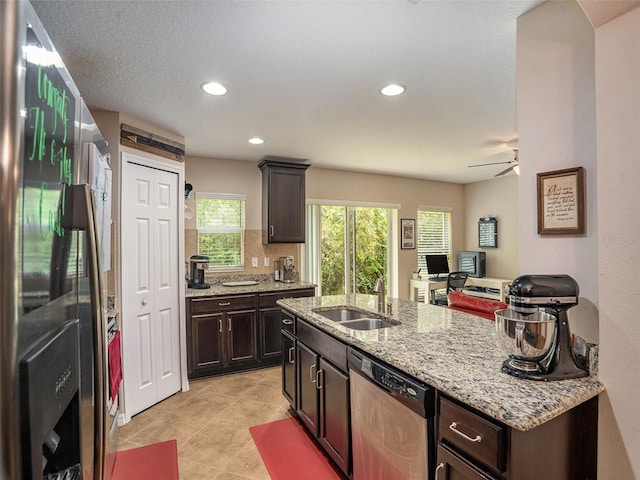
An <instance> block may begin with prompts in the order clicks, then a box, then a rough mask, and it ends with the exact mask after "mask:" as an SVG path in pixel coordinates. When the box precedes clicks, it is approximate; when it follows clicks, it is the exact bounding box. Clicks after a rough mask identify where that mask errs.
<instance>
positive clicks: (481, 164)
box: [467, 160, 512, 168]
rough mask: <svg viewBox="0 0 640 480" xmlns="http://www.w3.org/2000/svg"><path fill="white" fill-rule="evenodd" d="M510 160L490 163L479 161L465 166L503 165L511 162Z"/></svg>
mask: <svg viewBox="0 0 640 480" xmlns="http://www.w3.org/2000/svg"><path fill="white" fill-rule="evenodd" d="M511 162H512V161H511V160H510V161H508V162H492V163H479V164H477V165H467V167H469V168H471V167H486V166H487V165H503V164H505V163H511Z"/></svg>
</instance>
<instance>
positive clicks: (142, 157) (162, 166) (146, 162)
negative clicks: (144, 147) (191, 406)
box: [116, 150, 189, 425]
mask: <svg viewBox="0 0 640 480" xmlns="http://www.w3.org/2000/svg"><path fill="white" fill-rule="evenodd" d="M119 161H120V165H119V167H120V168H119V170H120V182H119V183H120V185H119V187H120V192H122V191H123V184H124V181H123V177H124V175H125V174H126V171H127V167H126V163H135V164H138V165H142V166H145V167H149V168H155V169H158V170H163V171H166V172H169V173H175V174H177V175H178V192H179V197H180V200H179V202H178V252H177V255H176V262H178V265H177V266H178V270H177V271H178V275H179V276H180V279H179V281H178V285H179V315H180V318H179V322H180V323H179V341H180V377H181V390H182V391H183V392H186V391H188V390H189V380H188V377H187V349H186V346H187V330H186V321H185V295H186V285H185V280H184V275H183V273H184V271H185V270H184V265H185V263H184V163H180V162H174V161H171V160H168V159H164V158H162V157H158V156H155V155H151V154H146V153H145V152H139V151H131V150H123V151H122V152H121V155H120V158H119ZM119 203H120V204H119V208H118V210H119V211H118V218H119V219H122V218H123V215H122V210H123V208H126V206H125V205H122V202H119ZM118 231H119V232H120V234H119V238H118V239H117V242H118V246H119V251H120V252H122V251H123V249H124V248H126V245H123V235H122V229H121V228H119V229H118ZM118 263H119V268H118V272H119V275H120V278H119V279H118V281H117V282H116V284H117V286H116V291H117V295H118V298H120V299H122V298H123V297H122V275H123V272H124V269H123V268H122V267H123V265H122V255H119V258H118ZM126 394H127V393H126V391H123V392H122V395H123V399H122V401H121V403H120V407H121V414H120V417H119V418H118V424H119V425H123V424H125V423H128V422H129V421H130V420H131V413H130V412H127V410H126V401H124V400H125V398H126Z"/></svg>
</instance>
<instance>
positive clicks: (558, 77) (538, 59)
mask: <svg viewBox="0 0 640 480" xmlns="http://www.w3.org/2000/svg"><path fill="white" fill-rule="evenodd" d="M605 3H606V2H602V5H604V4H605ZM611 3H616V2H611ZM635 3H636V4H637V2H635ZM585 22H586V20H585V19H584V16H583V15H581V13H580V12H578V11H577V9H576V5H575V4H573V3H572V2H546V3H544V4H543V5H541V6H540V7H538V8H536V9H534V10H532V11H531V12H528V13H527V14H525V15H523V16H522V17H521V18H520V19H519V21H518V124H519V132H520V142H519V146H520V158H521V170H520V171H521V181H520V215H521V223H522V226H521V229H520V260H521V270H522V271H525V270H527V269H529V268H534V267H536V265H539V268H548V269H551V268H554V270H555V267H558V271H562V270H560V269H564V271H567V272H568V273H571V274H573V275H574V276H575V277H576V279H577V280H578V282H579V283H580V286H581V288H582V292H581V293H582V295H581V299H580V300H581V302H582V301H583V299H584V297H586V299H587V301H589V302H591V303H592V305H593V311H594V312H595V314H596V316H597V317H599V325H597V324H596V325H595V327H596V328H597V330H598V332H597V334H598V337H599V340H600V366H599V371H600V374H599V377H600V380H602V382H603V383H604V384H605V387H606V389H607V390H606V392H605V393H604V394H602V395H601V396H600V399H599V423H598V430H599V442H598V477H599V478H602V479H606V480H608V479H616V480H617V479H621V480H622V479H624V480H632V479H635V478H639V476H640V402H638V399H639V398H640V382H639V380H638V379H639V378H640V375H639V373H640V372H639V365H640V329H639V328H638V325H639V324H640V319H638V307H637V301H636V295H635V292H636V290H637V287H636V285H637V280H638V279H639V277H640V273H639V272H640V268H639V267H640V265H639V263H640V262H639V260H640V251H639V246H640V209H639V208H638V207H639V206H640V205H639V203H638V200H637V198H638V196H637V192H638V189H639V188H640V175H638V173H637V172H636V171H635V168H636V167H637V157H638V155H637V150H638V131H640V84H639V82H638V78H640V58H639V57H638V51H640V35H639V34H638V32H640V9H636V10H633V11H631V12H629V13H626V14H624V15H623V16H620V17H618V18H617V19H614V20H612V21H611V22H609V23H606V24H604V25H603V26H600V27H598V29H597V30H596V31H595V32H593V28H591V27H590V26H587V25H586V24H585ZM596 24H598V23H597V22H596ZM590 28H591V30H592V31H591V33H590V32H589V29H590ZM596 79H597V81H596ZM596 98H597V104H595V103H594V102H595V99H596ZM594 119H595V128H594ZM596 139H597V148H596ZM594 156H595V163H594ZM553 159H555V161H554V160H553ZM556 163H557V165H556ZM576 165H582V166H584V167H585V168H587V180H588V183H587V200H588V203H587V235H586V236H585V237H583V238H575V237H570V238H557V239H547V238H540V237H538V236H537V235H536V233H535V230H534V229H535V218H536V217H535V200H534V198H535V173H536V171H546V170H551V169H555V168H562V167H569V166H576ZM527 219H530V220H529V221H527ZM590 313H591V312H590V311H589V312H586V315H579V316H578V315H576V316H575V317H576V318H574V319H573V320H572V326H575V328H574V330H577V329H578V328H581V327H579V325H578V324H579V323H580V324H582V323H585V322H590V321H592V319H591V318H590ZM588 327H589V328H593V327H594V325H588Z"/></svg>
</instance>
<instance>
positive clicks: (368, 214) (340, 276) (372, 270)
mask: <svg viewBox="0 0 640 480" xmlns="http://www.w3.org/2000/svg"><path fill="white" fill-rule="evenodd" d="M321 208H322V210H321V211H322V220H321V223H322V246H321V265H322V269H321V281H322V294H323V295H339V294H344V293H345V265H346V264H350V265H351V267H352V268H351V271H350V272H349V281H350V284H351V285H353V282H354V279H355V293H373V286H374V284H375V281H376V279H377V278H378V277H384V276H385V274H386V271H387V258H388V253H387V250H388V247H387V238H388V234H387V232H388V210H387V209H385V208H365V207H338V206H323V207H321ZM347 220H349V221H348V222H347ZM347 224H349V225H350V227H351V228H350V231H349V235H348V238H349V242H348V249H347V251H346V252H345V237H346V235H345V228H347V227H346V225H347ZM345 253H346V254H348V256H349V258H348V259H347V258H345Z"/></svg>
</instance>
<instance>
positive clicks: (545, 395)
mask: <svg viewBox="0 0 640 480" xmlns="http://www.w3.org/2000/svg"><path fill="white" fill-rule="evenodd" d="M389 302H390V303H391V310H392V314H391V315H386V316H387V317H390V319H391V320H392V321H393V322H394V323H397V325H394V326H393V327H391V328H384V329H380V330H369V331H356V330H351V329H348V328H345V327H343V326H341V325H339V324H337V323H336V322H333V321H331V320H329V319H327V318H325V317H323V316H322V315H320V314H318V313H315V312H314V310H315V309H318V308H323V307H331V306H352V307H355V308H359V309H362V310H367V311H371V312H376V311H377V297H375V296H372V295H346V296H345V295H335V296H327V297H312V298H297V299H286V300H280V301H279V302H278V304H279V305H280V306H282V307H283V308H284V309H285V310H288V311H289V312H291V313H293V314H294V315H296V316H298V317H300V318H303V319H304V320H306V321H308V322H309V323H311V324H313V325H314V326H316V327H318V328H320V329H321V330H324V331H325V332H327V333H329V334H331V335H333V336H334V337H336V338H338V339H340V340H342V341H344V342H345V343H347V344H349V345H352V346H354V347H357V348H358V349H360V350H362V351H363V352H366V353H369V354H370V355H373V356H374V357H376V358H379V359H380V360H383V361H384V362H386V363H388V364H389V365H391V366H393V367H396V368H397V369H399V370H401V371H403V372H405V373H407V374H409V375H411V376H412V377H415V378H417V379H418V380H421V381H423V382H425V383H427V384H429V385H431V386H433V387H434V388H436V389H438V390H439V391H440V392H442V393H445V394H447V395H448V396H450V397H453V398H456V399H458V400H460V401H461V402H463V403H465V404H467V405H469V406H471V407H473V408H475V409H477V410H479V411H481V412H483V413H485V414H487V415H489V416H490V417H492V418H495V419H496V420H499V421H500V422H502V423H504V424H506V425H509V426H510V427H513V428H516V429H518V430H522V431H527V430H531V429H533V428H535V427H537V426H538V425H541V424H543V423H545V422H547V421H549V420H551V419H553V418H555V417H557V416H559V415H561V414H563V413H564V412H566V411H568V410H570V409H571V408H573V407H575V406H577V405H579V404H581V403H582V402H585V401H586V400H589V399H590V398H593V397H595V396H597V395H598V394H599V393H601V392H602V391H604V385H603V384H602V383H600V382H599V381H598V380H597V379H596V378H594V377H585V378H579V379H572V380H562V381H555V382H540V381H532V380H522V379H518V378H515V377H512V376H511V375H507V374H506V373H503V372H502V371H501V367H502V362H504V360H505V359H506V354H505V353H504V351H503V350H502V349H501V347H500V346H499V345H498V337H497V333H496V331H495V324H494V322H492V321H490V320H485V319H483V318H480V317H476V316H474V315H469V314H466V313H463V312H457V311H455V310H451V309H448V308H442V307H439V306H434V305H427V304H423V303H416V302H411V301H406V300H398V299H390V300H389Z"/></svg>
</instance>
